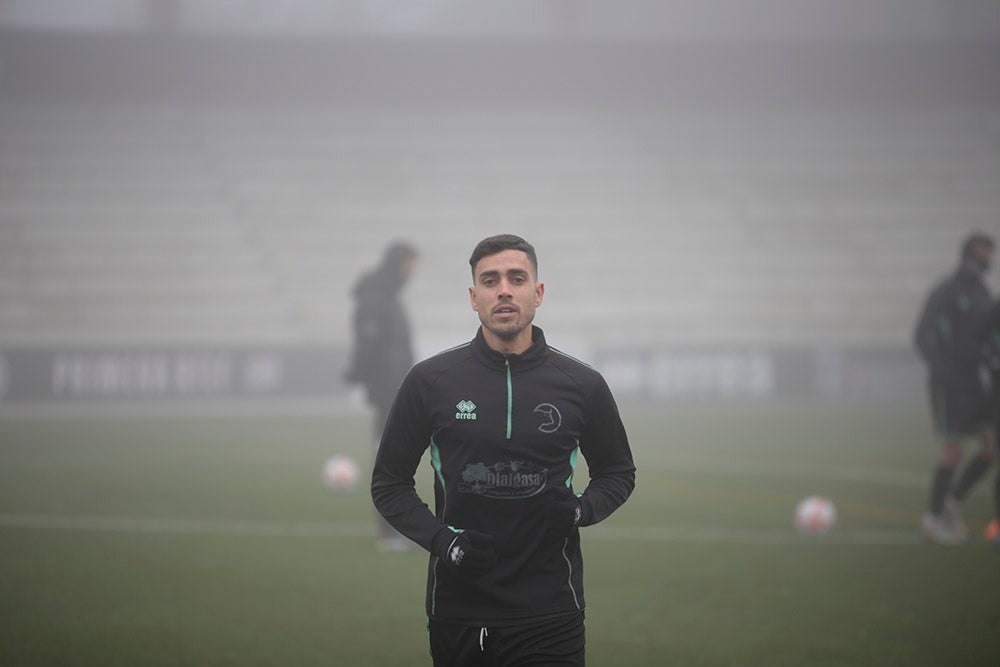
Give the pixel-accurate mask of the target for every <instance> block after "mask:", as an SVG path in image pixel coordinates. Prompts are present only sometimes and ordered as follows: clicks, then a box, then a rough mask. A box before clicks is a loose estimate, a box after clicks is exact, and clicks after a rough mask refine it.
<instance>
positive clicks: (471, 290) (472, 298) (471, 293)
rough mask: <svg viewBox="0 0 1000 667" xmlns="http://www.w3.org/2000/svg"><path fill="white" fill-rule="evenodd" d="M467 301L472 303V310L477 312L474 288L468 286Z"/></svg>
mask: <svg viewBox="0 0 1000 667" xmlns="http://www.w3.org/2000/svg"><path fill="white" fill-rule="evenodd" d="M469 302H470V303H471V304H472V310H474V311H476V312H477V313H478V312H479V304H478V303H476V288H475V287H470V288H469Z"/></svg>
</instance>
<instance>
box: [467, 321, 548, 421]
mask: <svg viewBox="0 0 1000 667" xmlns="http://www.w3.org/2000/svg"><path fill="white" fill-rule="evenodd" d="M472 353H473V355H474V356H475V357H476V359H478V360H479V361H480V362H482V363H483V365H485V366H487V367H488V368H493V369H496V370H497V371H500V372H501V373H503V374H504V376H505V377H504V382H505V384H506V390H507V428H506V430H505V433H504V436H505V437H506V439H507V440H510V439H511V436H512V435H513V419H514V379H513V376H514V374H515V373H518V372H520V371H522V370H527V369H529V368H534V367H535V366H538V365H540V364H542V363H543V362H544V361H545V359H546V358H547V357H548V356H549V347H548V345H546V344H545V334H544V333H543V332H542V330H541V329H539V328H538V327H536V326H532V327H531V347H529V348H528V349H527V350H525V351H524V352H523V353H521V354H504V353H503V352H497V351H496V350H494V349H493V348H491V347H490V346H489V345H487V344H486V338H484V337H483V330H482V328H481V327H480V329H479V331H477V332H476V338H475V340H473V341H472Z"/></svg>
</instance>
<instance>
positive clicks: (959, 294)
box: [914, 233, 995, 544]
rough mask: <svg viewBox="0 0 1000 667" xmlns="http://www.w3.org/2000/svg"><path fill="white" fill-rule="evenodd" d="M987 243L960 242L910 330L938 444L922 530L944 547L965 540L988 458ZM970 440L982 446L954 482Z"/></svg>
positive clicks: (981, 238) (976, 238)
mask: <svg viewBox="0 0 1000 667" xmlns="http://www.w3.org/2000/svg"><path fill="white" fill-rule="evenodd" d="M993 245H994V244H993V240H992V239H991V238H990V237H988V236H986V235H985V234H981V233H976V234H972V235H971V236H969V237H968V238H967V239H966V240H965V242H964V243H963V244H962V249H961V258H960V264H959V267H958V270H957V271H956V272H955V273H954V274H953V275H951V276H950V277H948V278H946V279H945V280H943V281H941V282H940V283H939V284H938V285H936V286H935V287H934V289H933V290H932V291H931V293H930V295H929V296H928V297H927V300H926V302H925V304H924V308H923V311H922V312H921V315H920V319H919V321H918V323H917V327H916V331H915V334H914V339H915V343H916V346H917V349H918V351H919V352H920V356H921V357H922V358H923V360H924V363H925V364H926V365H927V370H928V376H929V377H928V385H929V389H930V403H931V412H932V417H933V419H934V424H935V429H936V431H937V434H938V436H939V438H940V439H941V441H942V443H943V448H942V454H941V458H940V460H939V461H938V464H937V466H936V468H935V470H934V474H933V476H932V480H931V488H930V504H929V508H928V511H927V513H926V514H924V517H923V520H922V528H923V531H924V534H925V536H926V537H927V538H928V539H930V540H933V541H935V542H939V543H943V544H954V543H957V542H961V541H963V540H965V539H966V537H967V535H968V529H967V528H966V527H965V525H964V524H963V523H962V520H961V516H960V514H959V507H960V505H961V502H962V500H963V499H964V498H965V496H966V495H967V494H968V493H969V491H970V490H971V489H972V488H973V486H974V485H975V484H976V482H978V481H979V480H980V479H981V478H982V476H983V475H984V474H985V473H986V472H987V470H989V467H990V465H991V463H992V461H993V441H994V439H995V435H994V432H993V428H992V407H991V400H990V391H989V381H988V379H987V377H986V375H987V373H986V369H985V367H984V360H985V357H984V343H985V338H986V331H987V324H988V319H989V315H990V310H991V308H992V299H991V297H990V293H989V289H988V288H987V287H986V285H985V283H984V282H983V277H984V276H985V274H986V272H987V271H988V270H989V268H990V262H991V260H992V257H993ZM970 438H977V439H978V440H979V442H980V445H981V449H980V451H979V453H978V455H977V456H975V457H974V458H973V459H972V460H971V461H970V462H969V464H968V465H967V466H966V468H965V470H964V471H963V472H962V475H961V477H960V478H959V479H958V482H957V484H955V485H954V487H952V478H953V477H954V473H955V470H956V468H957V467H958V464H959V462H960V461H961V460H962V455H963V447H964V443H965V442H966V441H967V440H968V439H970Z"/></svg>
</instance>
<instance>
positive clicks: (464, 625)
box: [372, 235, 635, 666]
mask: <svg viewBox="0 0 1000 667" xmlns="http://www.w3.org/2000/svg"><path fill="white" fill-rule="evenodd" d="M469 263H470V265H471V267H472V276H473V283H474V284H473V286H472V287H471V288H470V289H469V295H470V300H471V304H472V309H473V310H474V311H476V312H477V313H478V315H479V319H480V322H481V327H480V328H479V330H478V331H477V333H476V336H475V338H474V339H473V340H472V341H471V342H468V343H466V344H464V345H461V346H459V347H456V348H453V349H451V350H448V351H445V352H442V353H440V354H438V355H437V356H435V357H432V358H430V359H427V360H425V361H422V362H420V363H418V364H417V365H416V366H414V368H413V369H412V370H411V371H410V372H409V374H408V375H407V376H406V379H405V380H404V381H403V384H402V386H401V387H400V389H399V392H398V394H397V396H396V399H395V402H394V404H393V407H392V410H391V411H390V414H389V419H388V421H387V423H386V428H385V431H384V434H383V437H382V442H381V444H380V447H379V451H378V455H377V456H376V461H375V468H374V473H373V476H372V498H373V500H374V503H375V506H376V508H377V509H378V511H379V512H380V513H381V514H382V515H383V516H384V517H385V518H386V519H387V520H388V521H389V522H390V523H391V524H392V525H393V526H394V527H395V528H396V529H397V530H399V531H400V532H401V533H402V534H403V535H405V536H407V537H409V538H410V539H411V540H413V541H414V542H416V543H417V544H419V545H420V546H422V547H423V548H425V549H427V550H428V551H429V552H430V554H431V556H430V562H429V567H428V576H427V597H426V611H427V616H428V629H429V633H430V648H431V655H432V657H433V660H434V664H435V665H439V666H440V665H463V666H465V665H478V664H482V665H509V664H513V663H515V662H516V663H517V664H522V663H523V664H527V663H529V662H530V663H531V664H545V665H583V664H584V606H585V603H584V591H583V560H582V556H581V552H580V533H579V530H578V529H579V528H580V527H583V526H589V525H591V524H594V523H597V522H598V521H601V520H603V519H605V518H606V517H608V516H609V515H610V514H611V513H612V512H614V511H615V510H616V509H617V508H618V507H620V506H621V505H622V504H623V503H624V502H625V500H626V499H627V498H628V497H629V495H630V493H631V492H632V489H633V487H634V486H635V465H634V463H633V461H632V453H631V450H630V447H629V443H628V438H627V436H626V433H625V428H624V426H623V425H622V422H621V418H620V416H619V413H618V408H617V406H616V405H615V401H614V399H613V397H612V395H611V392H610V390H609V389H608V386H607V383H606V382H605V381H604V379H603V377H601V375H600V374H599V373H598V372H597V371H595V370H594V369H592V368H590V367H589V366H587V365H585V364H583V363H581V362H580V361H577V360H575V359H573V358H571V357H569V356H567V355H565V354H563V353H561V352H559V351H558V350H556V349H555V348H551V347H549V346H548V344H547V343H546V341H545V336H544V334H543V333H542V330H541V329H539V328H538V327H535V326H533V324H532V321H533V319H534V315H535V309H536V308H538V307H539V306H540V305H541V303H542V298H543V296H544V293H545V286H544V284H543V283H541V282H539V281H538V265H537V259H536V255H535V250H534V248H533V247H532V246H531V245H530V244H529V243H528V242H527V241H525V240H524V239H522V238H520V237H517V236H513V235H500V236H494V237H490V238H487V239H485V240H483V241H482V242H481V243H479V245H477V246H476V248H475V250H474V251H473V253H472V257H471V259H470V260H469ZM427 448H430V450H431V455H430V459H431V464H432V466H433V468H434V507H435V510H434V512H433V513H432V512H431V511H430V510H429V509H428V507H427V505H426V504H425V503H424V501H423V500H422V499H421V498H420V497H419V496H418V495H417V493H416V491H415V488H414V472H415V471H416V468H417V466H418V465H419V463H420V460H421V457H422V455H423V453H424V452H425V450H427ZM579 454H582V455H583V456H584V458H585V459H586V461H587V465H588V468H589V470H590V480H589V483H588V484H587V485H586V488H585V489H584V490H583V491H582V493H576V492H574V481H575V480H574V473H575V468H576V463H577V456H578V455H579ZM532 661H534V662H532Z"/></svg>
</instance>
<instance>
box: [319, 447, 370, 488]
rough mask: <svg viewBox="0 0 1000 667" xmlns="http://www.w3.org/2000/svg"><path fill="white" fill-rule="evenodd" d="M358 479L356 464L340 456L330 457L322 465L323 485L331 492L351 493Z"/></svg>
mask: <svg viewBox="0 0 1000 667" xmlns="http://www.w3.org/2000/svg"><path fill="white" fill-rule="evenodd" d="M360 477H361V471H360V470H359V469H358V464H357V463H355V462H354V461H353V460H352V459H350V458H348V457H346V456H341V455H340V454H337V455H336V456H331V457H330V458H329V459H327V461H326V463H325V464H324V465H323V484H324V485H325V486H326V488H328V489H330V490H332V491H351V490H353V489H354V487H356V486H357V485H358V480H359V479H360Z"/></svg>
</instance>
